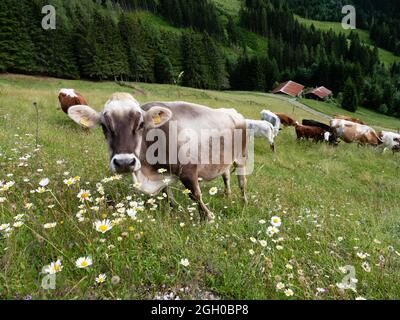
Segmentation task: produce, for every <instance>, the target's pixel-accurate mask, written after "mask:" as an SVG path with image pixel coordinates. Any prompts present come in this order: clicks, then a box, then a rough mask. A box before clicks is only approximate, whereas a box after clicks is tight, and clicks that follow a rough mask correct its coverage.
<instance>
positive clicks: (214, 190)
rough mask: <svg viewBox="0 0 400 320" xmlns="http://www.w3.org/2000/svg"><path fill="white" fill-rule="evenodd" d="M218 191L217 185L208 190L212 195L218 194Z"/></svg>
mask: <svg viewBox="0 0 400 320" xmlns="http://www.w3.org/2000/svg"><path fill="white" fill-rule="evenodd" d="M217 192H218V188H217V187H212V188H211V189H210V190H209V191H208V193H209V194H210V195H212V196H213V195H216V194H217Z"/></svg>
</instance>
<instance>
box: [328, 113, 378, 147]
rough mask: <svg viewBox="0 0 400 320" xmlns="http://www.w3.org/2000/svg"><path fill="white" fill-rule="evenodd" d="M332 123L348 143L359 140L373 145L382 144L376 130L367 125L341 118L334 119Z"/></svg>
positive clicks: (338, 133)
mask: <svg viewBox="0 0 400 320" xmlns="http://www.w3.org/2000/svg"><path fill="white" fill-rule="evenodd" d="M330 125H331V128H332V129H333V130H334V132H335V133H336V135H337V137H339V138H341V139H342V140H343V141H344V142H346V143H352V142H358V144H360V145H366V144H370V145H373V146H378V145H380V144H382V140H381V139H380V138H379V136H378V135H377V133H376V132H375V130H374V129H372V128H371V127H368V126H366V125H362V124H358V123H354V122H351V121H347V120H340V119H332V120H331V122H330Z"/></svg>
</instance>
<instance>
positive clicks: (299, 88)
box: [272, 81, 304, 97]
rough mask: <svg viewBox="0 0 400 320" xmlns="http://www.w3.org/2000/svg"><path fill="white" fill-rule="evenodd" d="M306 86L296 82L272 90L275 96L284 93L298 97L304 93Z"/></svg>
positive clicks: (288, 82) (283, 84)
mask: <svg viewBox="0 0 400 320" xmlns="http://www.w3.org/2000/svg"><path fill="white" fill-rule="evenodd" d="M303 89H304V86H303V85H301V84H299V83H296V82H294V81H287V82H284V83H281V84H280V85H279V86H278V87H277V88H275V89H274V90H272V93H273V94H276V93H283V94H287V95H289V96H291V97H298V96H300V95H301V93H302V92H303Z"/></svg>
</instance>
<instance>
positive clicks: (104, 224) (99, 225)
mask: <svg viewBox="0 0 400 320" xmlns="http://www.w3.org/2000/svg"><path fill="white" fill-rule="evenodd" d="M93 226H94V228H95V229H96V231H98V232H101V233H106V232H107V231H110V230H111V229H112V225H111V222H110V220H108V219H105V220H103V221H100V220H97V221H95V222H94V223H93Z"/></svg>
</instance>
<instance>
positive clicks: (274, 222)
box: [271, 216, 282, 227]
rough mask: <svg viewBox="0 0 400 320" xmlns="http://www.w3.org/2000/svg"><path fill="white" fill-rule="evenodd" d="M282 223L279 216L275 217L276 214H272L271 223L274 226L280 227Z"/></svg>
mask: <svg viewBox="0 0 400 320" xmlns="http://www.w3.org/2000/svg"><path fill="white" fill-rule="evenodd" d="M281 224H282V221H281V218H279V217H277V216H273V217H272V218H271V225H272V226H274V227H280V225H281Z"/></svg>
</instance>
